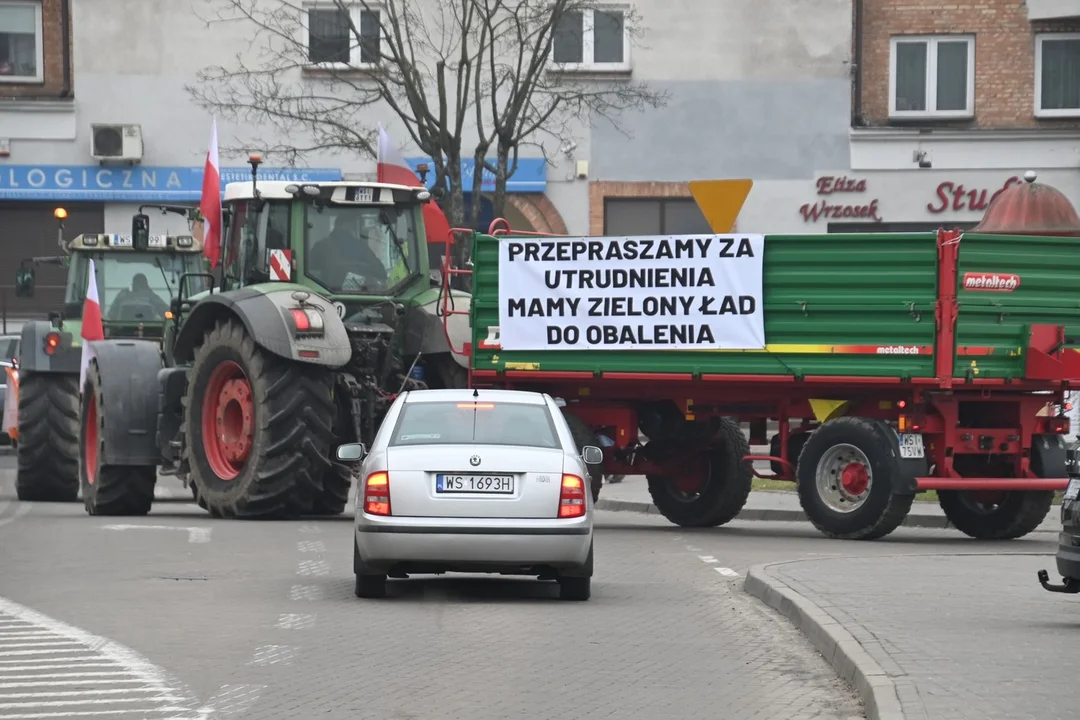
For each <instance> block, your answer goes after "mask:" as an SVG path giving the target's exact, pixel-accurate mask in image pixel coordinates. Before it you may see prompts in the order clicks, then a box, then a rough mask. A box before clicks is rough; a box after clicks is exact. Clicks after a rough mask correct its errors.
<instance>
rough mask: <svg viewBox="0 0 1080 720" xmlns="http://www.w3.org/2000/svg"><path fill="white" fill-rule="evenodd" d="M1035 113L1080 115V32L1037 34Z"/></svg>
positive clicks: (1044, 115) (1067, 115)
mask: <svg viewBox="0 0 1080 720" xmlns="http://www.w3.org/2000/svg"><path fill="white" fill-rule="evenodd" d="M1035 116H1036V117H1080V33H1043V34H1039V35H1036V36H1035Z"/></svg>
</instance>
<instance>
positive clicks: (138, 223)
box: [131, 213, 150, 250]
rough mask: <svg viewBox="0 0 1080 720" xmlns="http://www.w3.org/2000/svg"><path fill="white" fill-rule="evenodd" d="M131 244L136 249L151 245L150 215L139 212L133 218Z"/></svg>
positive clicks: (144, 248)
mask: <svg viewBox="0 0 1080 720" xmlns="http://www.w3.org/2000/svg"><path fill="white" fill-rule="evenodd" d="M131 244H132V246H133V247H134V248H135V249H136V250H146V248H148V247H150V216H149V215H143V214H142V213H139V214H137V215H135V216H134V217H133V218H131Z"/></svg>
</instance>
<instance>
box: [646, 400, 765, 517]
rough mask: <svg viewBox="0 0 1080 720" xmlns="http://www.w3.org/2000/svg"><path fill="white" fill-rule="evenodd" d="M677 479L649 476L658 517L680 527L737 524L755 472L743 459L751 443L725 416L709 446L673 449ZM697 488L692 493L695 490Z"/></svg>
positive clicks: (651, 494) (672, 454)
mask: <svg viewBox="0 0 1080 720" xmlns="http://www.w3.org/2000/svg"><path fill="white" fill-rule="evenodd" d="M667 452H668V454H669V456H677V457H674V459H673V462H672V466H673V467H676V468H679V473H678V476H661V475H647V476H646V479H647V480H648V482H649V495H650V496H651V497H652V501H653V505H655V506H656V509H657V510H659V511H660V514H661V515H663V516H664V517H666V518H667V519H668V520H670V521H671V522H673V523H675V524H676V525H680V526H682V527H717V526H719V525H724V524H726V523H729V522H731V521H732V520H734V519H735V518H736V517H737V516H738V514H739V513H740V512H741V511H742V509H743V506H744V505H746V500H747V498H749V497H750V488H751V486H752V484H753V480H754V473H753V470H752V469H751V467H750V464H749V463H747V462H745V461H744V460H743V458H744V457H746V456H747V455H749V454H750V443H749V442H747V440H746V436H745V435H743V432H742V429H741V428H740V427H739V424H738V423H737V422H735V421H734V420H729V419H728V418H723V419H721V421H720V427H719V429H718V431H717V433H716V435H715V436H714V438H713V442H712V444H711V445H709V447H708V448H707V449H705V450H702V451H696V452H695V451H693V450H691V449H690V448H686V447H684V446H673V447H672V448H670V449H669V450H668V451H667ZM691 488H693V489H691Z"/></svg>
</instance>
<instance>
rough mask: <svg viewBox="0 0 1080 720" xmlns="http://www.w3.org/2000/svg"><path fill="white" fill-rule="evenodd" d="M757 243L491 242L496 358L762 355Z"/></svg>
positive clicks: (753, 238) (714, 239)
mask: <svg viewBox="0 0 1080 720" xmlns="http://www.w3.org/2000/svg"><path fill="white" fill-rule="evenodd" d="M764 251H765V237H764V236H763V235H741V234H740V235H673V236H657V237H651V236H643V237H580V238H528V239H525V238H511V239H505V240H501V241H500V242H499V328H500V342H501V345H502V349H503V350H584V349H590V350H591V349H599V350H706V349H725V350H761V349H763V348H764V347H765V322H764V309H763V307H762V299H761V298H762V257H763V255H764Z"/></svg>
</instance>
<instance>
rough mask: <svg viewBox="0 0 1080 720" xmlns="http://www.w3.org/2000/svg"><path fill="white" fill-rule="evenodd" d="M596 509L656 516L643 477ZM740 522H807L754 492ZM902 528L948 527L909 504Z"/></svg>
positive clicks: (1051, 527) (940, 516)
mask: <svg viewBox="0 0 1080 720" xmlns="http://www.w3.org/2000/svg"><path fill="white" fill-rule="evenodd" d="M792 487H794V486H792ZM596 507H597V509H599V510H621V511H626V512H641V513H648V514H650V515H652V514H657V515H658V514H659V511H658V510H657V509H656V507H655V506H654V505H653V504H652V499H651V498H650V497H649V488H648V486H647V485H646V482H645V476H643V475H627V476H626V479H624V480H623V481H622V482H621V483H617V484H615V485H604V487H603V489H602V490H601V491H600V501H599V502H598V503H597V504H596ZM1059 514H1060V508H1059V507H1058V506H1056V505H1055V506H1054V507H1053V508H1051V509H1050V513H1049V514H1048V515H1047V516H1046V519H1045V520H1043V522H1042V524H1041V525H1039V527H1038V529H1037V530H1035V532H1052V533H1057V532H1060V530H1061V522H1060V520H1059ZM739 519H740V520H773V521H777V520H779V521H794V522H806V513H804V512H803V511H802V508H801V507H800V506H799V498H798V496H797V495H796V494H795V493H794V492H760V491H755V492H752V493H750V499H749V500H748V501H747V502H746V506H745V507H744V508H743V511H742V512H741V513H739ZM904 525H906V526H907V527H920V528H948V527H951V525H950V524H949V521H948V520H947V519H946V518H945V513H944V512H942V510H941V507H940V506H939V505H938V504H937V503H923V502H915V503H913V504H912V506H911V512H910V513H908V516H907V518H906V519H905V520H904Z"/></svg>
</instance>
